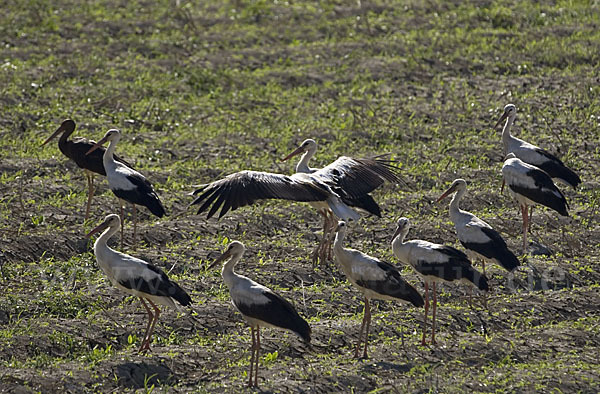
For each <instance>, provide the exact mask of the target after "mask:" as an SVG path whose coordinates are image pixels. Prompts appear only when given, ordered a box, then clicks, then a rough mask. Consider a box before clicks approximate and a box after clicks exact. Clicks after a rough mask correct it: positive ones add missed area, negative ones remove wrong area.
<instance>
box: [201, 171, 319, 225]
mask: <svg viewBox="0 0 600 394" xmlns="http://www.w3.org/2000/svg"><path fill="white" fill-rule="evenodd" d="M198 194H199V195H198ZM193 195H194V196H196V195H198V196H197V197H196V198H195V199H194V201H193V202H192V203H191V205H196V204H200V203H201V202H203V204H202V205H201V206H200V208H199V209H198V214H200V213H202V212H204V211H206V210H207V209H209V207H210V210H209V212H208V215H207V218H210V217H212V216H213V215H214V214H215V213H216V212H217V211H218V210H219V208H221V212H220V213H219V218H221V217H223V215H225V214H226V213H227V212H228V211H229V210H232V211H233V210H235V209H237V208H239V207H243V206H246V205H251V204H253V203H254V202H255V201H257V200H262V199H281V200H294V201H302V202H306V201H325V200H327V198H328V197H329V195H330V191H328V190H327V189H326V188H325V187H324V186H323V185H319V184H318V183H317V182H315V181H314V180H312V179H311V177H310V176H309V175H307V174H294V175H292V176H287V175H282V174H273V173H269V172H258V171H240V172H236V173H235V174H231V175H229V176H227V177H225V178H223V179H220V180H218V181H215V182H212V183H209V184H207V185H203V186H201V187H200V188H198V189H196V190H195V191H194V193H193ZM211 205H212V207H211Z"/></svg>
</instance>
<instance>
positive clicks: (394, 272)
mask: <svg viewBox="0 0 600 394" xmlns="http://www.w3.org/2000/svg"><path fill="white" fill-rule="evenodd" d="M377 265H378V266H379V268H380V269H382V270H383V271H385V279H384V280H364V279H360V280H357V281H356V284H357V285H359V286H361V287H364V288H366V289H369V290H372V291H375V292H377V293H379V294H382V295H386V296H389V297H394V298H398V299H401V300H404V301H408V302H410V303H411V304H413V305H414V306H416V307H420V306H423V305H424V301H423V297H421V294H419V292H418V291H417V290H416V289H415V288H414V287H413V286H411V285H410V283H408V282H407V281H405V280H404V279H403V278H402V276H400V272H399V271H398V269H397V268H396V267H394V266H393V265H392V264H390V263H387V262H385V261H377Z"/></svg>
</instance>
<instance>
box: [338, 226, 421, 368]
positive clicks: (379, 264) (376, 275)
mask: <svg viewBox="0 0 600 394" xmlns="http://www.w3.org/2000/svg"><path fill="white" fill-rule="evenodd" d="M347 228H348V226H347V225H346V223H345V222H343V221H340V222H338V224H337V229H336V235H335V241H334V243H333V253H334V254H335V258H336V260H337V262H338V263H339V265H340V267H341V268H342V271H343V272H344V274H345V275H346V278H348V280H349V281H350V283H352V285H354V287H356V288H357V289H358V290H359V291H360V292H361V293H362V294H363V296H364V297H365V310H364V315H363V320H362V324H361V326H360V333H359V334H358V341H357V343H356V349H355V351H354V357H356V358H358V356H359V348H360V343H361V339H362V334H363V330H364V329H365V325H366V332H365V347H364V350H363V355H362V357H363V358H367V357H368V355H367V345H368V343H369V328H370V326H371V307H370V305H369V300H370V299H377V300H390V301H403V302H407V303H410V304H412V305H414V306H416V307H421V306H423V304H424V301H423V297H421V295H420V294H419V292H418V291H417V290H416V289H415V288H414V287H413V286H411V285H410V284H409V283H408V282H407V281H405V280H404V279H403V278H402V276H400V272H399V271H398V269H397V268H396V267H394V266H393V265H392V264H390V263H387V262H385V261H381V260H379V259H377V258H375V257H372V256H369V255H368V254H365V253H362V252H360V251H358V250H356V249H347V248H344V247H343V243H344V237H345V236H346V231H347Z"/></svg>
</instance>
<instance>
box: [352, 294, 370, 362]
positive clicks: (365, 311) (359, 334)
mask: <svg viewBox="0 0 600 394" xmlns="http://www.w3.org/2000/svg"><path fill="white" fill-rule="evenodd" d="M366 322H367V304H365V310H364V311H363V320H362V324H361V325H360V332H359V333H358V340H357V341H356V349H355V350H354V358H358V349H360V341H361V340H362V334H363V330H364V329H365V323H366Z"/></svg>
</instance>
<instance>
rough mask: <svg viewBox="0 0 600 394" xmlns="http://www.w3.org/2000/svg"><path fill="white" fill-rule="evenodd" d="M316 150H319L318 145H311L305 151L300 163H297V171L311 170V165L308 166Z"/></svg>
mask: <svg viewBox="0 0 600 394" xmlns="http://www.w3.org/2000/svg"><path fill="white" fill-rule="evenodd" d="M316 151H317V148H316V147H311V148H310V149H309V150H307V151H306V152H304V154H303V155H302V157H301V158H300V161H299V162H298V164H296V172H304V173H309V172H310V167H308V162H309V161H310V159H312V157H313V156H314V155H315V152H316Z"/></svg>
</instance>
